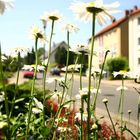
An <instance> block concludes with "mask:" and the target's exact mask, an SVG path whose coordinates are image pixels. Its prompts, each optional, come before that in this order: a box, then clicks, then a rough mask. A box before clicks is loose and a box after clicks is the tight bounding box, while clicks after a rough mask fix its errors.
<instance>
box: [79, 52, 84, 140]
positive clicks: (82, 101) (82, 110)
mask: <svg viewBox="0 0 140 140" xmlns="http://www.w3.org/2000/svg"><path fill="white" fill-rule="evenodd" d="M83 55H84V54H83V53H82V55H81V56H83ZM82 68H83V57H82V62H81V67H80V90H82ZM83 112H84V99H83V98H82V97H81V109H80V113H81V135H80V138H81V140H83Z"/></svg>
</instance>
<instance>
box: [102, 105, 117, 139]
mask: <svg viewBox="0 0 140 140" xmlns="http://www.w3.org/2000/svg"><path fill="white" fill-rule="evenodd" d="M105 107H106V110H107V113H108V116H109V119H110V121H111V124H112V127H113V131H114V134H115V139H114V140H117V133H116V129H115V125H114V123H113V120H112V118H111V115H110V112H109V109H108V106H107V103H105Z"/></svg>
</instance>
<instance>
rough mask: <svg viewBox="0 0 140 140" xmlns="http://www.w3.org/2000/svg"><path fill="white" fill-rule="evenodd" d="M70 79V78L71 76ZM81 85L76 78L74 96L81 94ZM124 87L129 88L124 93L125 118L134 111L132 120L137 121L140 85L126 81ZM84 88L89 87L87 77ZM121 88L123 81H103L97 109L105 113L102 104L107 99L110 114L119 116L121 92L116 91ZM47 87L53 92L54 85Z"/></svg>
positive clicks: (84, 78)
mask: <svg viewBox="0 0 140 140" xmlns="http://www.w3.org/2000/svg"><path fill="white" fill-rule="evenodd" d="M68 77H70V75H69V76H68ZM93 83H94V81H93V80H92V84H93ZM79 85H80V84H79V76H75V78H74V85H73V96H75V95H76V94H79ZM124 85H125V86H126V87H127V88H128V90H125V93H124V117H125V118H128V110H132V113H131V119H132V120H134V121H136V120H137V110H138V109H137V108H138V98H139V95H138V93H137V92H136V90H135V89H134V87H136V88H138V89H139V87H140V84H137V83H135V82H134V81H133V80H125V81H124ZM82 86H83V87H87V86H88V78H87V77H83V80H82ZM119 86H121V80H115V81H114V80H113V81H110V80H105V79H103V80H102V81H101V86H100V89H101V93H100V94H99V96H98V98H97V108H99V109H101V110H102V111H105V106H104V104H103V103H102V100H103V99H104V98H107V99H108V101H109V102H108V108H109V110H110V112H111V113H113V114H118V106H119V99H120V91H117V90H116V89H117V88H118V87H119ZM47 87H48V88H49V89H51V90H53V89H54V83H52V84H47ZM58 90H59V88H58ZM92 102H93V100H92V99H91V103H92Z"/></svg>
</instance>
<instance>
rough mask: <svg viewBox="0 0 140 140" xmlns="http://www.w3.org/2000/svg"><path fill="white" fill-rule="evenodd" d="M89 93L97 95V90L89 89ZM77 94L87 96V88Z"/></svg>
mask: <svg viewBox="0 0 140 140" xmlns="http://www.w3.org/2000/svg"><path fill="white" fill-rule="evenodd" d="M90 92H91V94H94V93H97V89H96V88H91V90H90ZM98 92H99V93H101V90H100V89H99V91H98ZM79 93H80V95H81V96H85V95H88V88H82V90H79Z"/></svg>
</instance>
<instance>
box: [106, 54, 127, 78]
mask: <svg viewBox="0 0 140 140" xmlns="http://www.w3.org/2000/svg"><path fill="white" fill-rule="evenodd" d="M105 69H106V70H107V71H108V72H109V76H110V77H109V78H110V79H113V75H112V73H113V71H117V72H119V71H120V70H125V71H128V69H129V68H128V60H127V59H126V58H125V57H122V56H119V57H114V58H110V59H108V60H107V62H106V65H105ZM120 78H121V76H117V77H116V79H120Z"/></svg>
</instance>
